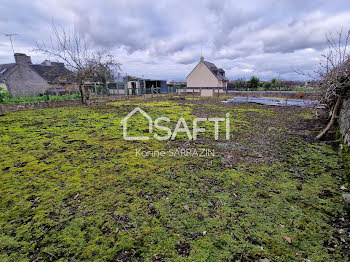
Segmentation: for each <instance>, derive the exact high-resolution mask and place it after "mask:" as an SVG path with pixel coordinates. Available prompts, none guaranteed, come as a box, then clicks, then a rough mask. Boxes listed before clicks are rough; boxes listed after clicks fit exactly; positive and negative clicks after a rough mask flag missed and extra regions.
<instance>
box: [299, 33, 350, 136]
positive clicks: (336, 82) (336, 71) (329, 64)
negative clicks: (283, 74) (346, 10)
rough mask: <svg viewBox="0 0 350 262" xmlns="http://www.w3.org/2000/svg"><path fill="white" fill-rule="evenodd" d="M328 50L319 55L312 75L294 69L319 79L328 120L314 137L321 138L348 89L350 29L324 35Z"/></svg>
mask: <svg viewBox="0 0 350 262" xmlns="http://www.w3.org/2000/svg"><path fill="white" fill-rule="evenodd" d="M326 39H327V43H328V51H327V53H326V54H323V55H322V57H321V61H320V65H319V69H318V70H317V71H316V72H315V74H314V75H311V74H308V73H303V72H300V71H296V72H297V73H299V74H302V75H305V76H308V77H310V78H312V79H314V80H318V81H320V87H321V90H322V98H321V100H320V103H323V104H326V106H327V108H326V109H327V110H328V111H329V117H330V120H329V122H328V125H327V126H326V127H325V128H324V130H322V132H321V133H320V134H319V135H318V136H317V137H316V138H317V139H321V138H322V137H323V136H324V135H325V134H326V133H327V132H328V131H329V129H330V128H331V127H332V126H333V125H334V123H335V122H336V119H337V116H338V112H339V109H340V108H341V106H342V101H343V98H344V97H345V96H346V95H347V94H348V92H349V90H350V46H349V44H350V30H349V31H347V32H345V33H344V31H343V30H341V31H339V32H337V33H336V34H335V35H334V34H327V35H326Z"/></svg>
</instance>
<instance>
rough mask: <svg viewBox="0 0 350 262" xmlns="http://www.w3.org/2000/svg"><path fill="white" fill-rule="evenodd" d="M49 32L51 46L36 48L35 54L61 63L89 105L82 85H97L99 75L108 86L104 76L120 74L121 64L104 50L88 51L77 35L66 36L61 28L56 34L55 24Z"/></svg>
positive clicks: (82, 38) (83, 100) (44, 45)
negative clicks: (68, 71)
mask: <svg viewBox="0 0 350 262" xmlns="http://www.w3.org/2000/svg"><path fill="white" fill-rule="evenodd" d="M52 30H53V37H52V38H51V39H50V44H49V45H48V44H46V43H42V44H37V47H36V48H35V49H34V51H37V52H40V53H43V54H44V55H47V56H49V57H53V58H54V59H56V60H58V61H61V62H64V63H65V65H66V66H67V67H68V69H70V71H71V72H72V75H73V76H74V78H75V80H76V81H77V83H78V87H79V92H80V94H81V99H82V103H83V104H88V100H89V91H88V90H86V88H85V84H86V83H87V82H92V81H96V78H97V76H101V75H104V79H105V81H106V82H107V81H108V80H107V76H111V75H112V72H117V71H118V70H120V65H121V64H120V63H118V62H117V61H116V60H115V58H114V57H113V56H112V55H111V54H110V53H108V52H107V51H105V50H100V51H94V50H91V49H89V48H88V45H87V43H86V41H85V38H84V37H82V36H81V35H80V34H78V33H77V32H74V31H73V32H70V31H68V32H67V31H66V30H65V29H63V28H61V29H60V30H59V29H58V28H57V27H56V25H55V24H54V23H53V24H52Z"/></svg>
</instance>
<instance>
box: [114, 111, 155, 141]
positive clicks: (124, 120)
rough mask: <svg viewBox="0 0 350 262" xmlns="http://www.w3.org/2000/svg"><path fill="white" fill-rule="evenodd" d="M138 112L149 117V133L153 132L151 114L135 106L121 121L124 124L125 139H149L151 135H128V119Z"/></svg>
mask: <svg viewBox="0 0 350 262" xmlns="http://www.w3.org/2000/svg"><path fill="white" fill-rule="evenodd" d="M137 112H140V113H141V114H142V115H143V116H144V117H146V118H147V120H148V132H149V133H152V132H153V120H152V118H151V117H150V116H149V114H147V113H146V112H145V111H143V110H142V109H141V108H139V107H135V108H134V109H133V110H132V111H131V112H130V113H129V114H127V116H126V117H124V118H123V119H122V121H120V122H121V123H122V124H123V137H124V139H125V140H149V137H147V136H128V134H127V129H128V125H127V121H128V119H129V118H130V117H132V116H133V115H134V114H136V113H137Z"/></svg>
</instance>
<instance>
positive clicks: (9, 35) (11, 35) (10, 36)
mask: <svg viewBox="0 0 350 262" xmlns="http://www.w3.org/2000/svg"><path fill="white" fill-rule="evenodd" d="M15 35H18V34H5V36H8V37H9V38H10V42H11V47H12V52H13V53H15V50H14V49H13V43H12V37H13V36H15Z"/></svg>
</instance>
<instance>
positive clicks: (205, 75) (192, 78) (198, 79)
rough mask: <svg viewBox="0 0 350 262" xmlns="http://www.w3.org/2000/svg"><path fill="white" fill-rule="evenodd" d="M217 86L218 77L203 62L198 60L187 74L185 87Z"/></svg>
mask: <svg viewBox="0 0 350 262" xmlns="http://www.w3.org/2000/svg"><path fill="white" fill-rule="evenodd" d="M219 86H220V85H219V81H218V79H217V78H216V77H215V76H214V75H213V73H212V72H211V71H210V70H209V68H208V67H207V66H206V65H205V64H204V63H203V62H199V63H198V65H197V66H196V67H195V68H194V69H193V71H192V72H191V73H190V74H189V75H188V76H187V88H189V87H219Z"/></svg>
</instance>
